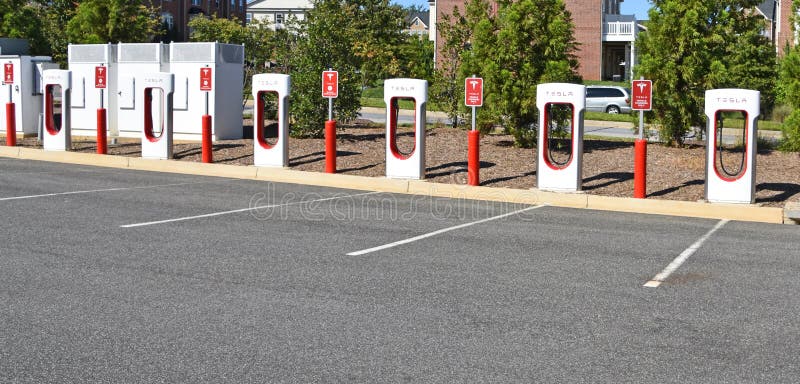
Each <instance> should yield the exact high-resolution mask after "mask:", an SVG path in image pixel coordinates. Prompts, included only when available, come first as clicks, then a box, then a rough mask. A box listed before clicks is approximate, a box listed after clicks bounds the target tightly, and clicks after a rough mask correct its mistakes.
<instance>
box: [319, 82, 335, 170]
mask: <svg viewBox="0 0 800 384" xmlns="http://www.w3.org/2000/svg"><path fill="white" fill-rule="evenodd" d="M322 97H324V98H327V99H328V121H326V122H325V172H326V173H336V120H333V99H335V98H337V97H339V72H337V71H334V70H333V68H328V70H327V71H323V72H322Z"/></svg>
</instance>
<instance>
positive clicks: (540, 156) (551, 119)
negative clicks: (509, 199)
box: [536, 83, 586, 192]
mask: <svg viewBox="0 0 800 384" xmlns="http://www.w3.org/2000/svg"><path fill="white" fill-rule="evenodd" d="M536 107H537V108H538V109H539V138H538V143H539V145H538V148H537V161H536V185H537V187H538V188H539V189H541V190H544V191H559V192H577V191H580V190H581V184H582V180H581V177H582V168H583V115H584V111H585V110H586V87H585V86H583V85H579V84H566V83H548V84H539V86H538V87H537V88H536Z"/></svg>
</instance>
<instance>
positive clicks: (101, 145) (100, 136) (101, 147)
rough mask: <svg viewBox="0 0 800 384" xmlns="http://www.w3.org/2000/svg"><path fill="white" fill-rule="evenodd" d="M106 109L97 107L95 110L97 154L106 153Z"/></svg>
mask: <svg viewBox="0 0 800 384" xmlns="http://www.w3.org/2000/svg"><path fill="white" fill-rule="evenodd" d="M106 122H107V120H106V109H105V108H99V109H98V110H97V154H98V155H107V154H108V140H107V137H106V127H107V125H106Z"/></svg>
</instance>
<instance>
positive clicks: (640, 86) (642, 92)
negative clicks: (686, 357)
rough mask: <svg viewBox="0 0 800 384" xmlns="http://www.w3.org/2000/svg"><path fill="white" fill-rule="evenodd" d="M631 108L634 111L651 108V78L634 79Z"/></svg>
mask: <svg viewBox="0 0 800 384" xmlns="http://www.w3.org/2000/svg"><path fill="white" fill-rule="evenodd" d="M632 91H633V95H632V96H631V108H633V110H634V111H649V110H651V109H653V82H652V81H651V80H634V81H633V90H632Z"/></svg>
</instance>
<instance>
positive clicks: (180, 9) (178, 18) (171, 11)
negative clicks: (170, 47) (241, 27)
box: [144, 0, 247, 41]
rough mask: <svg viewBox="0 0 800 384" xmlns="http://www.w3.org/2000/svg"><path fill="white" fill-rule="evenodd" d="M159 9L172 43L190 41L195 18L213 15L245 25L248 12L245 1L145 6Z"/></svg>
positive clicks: (181, 0)
mask: <svg viewBox="0 0 800 384" xmlns="http://www.w3.org/2000/svg"><path fill="white" fill-rule="evenodd" d="M148 3H149V4H150V5H151V6H154V7H157V8H158V9H159V12H160V16H161V22H162V23H164V25H165V26H166V27H167V30H168V31H169V33H170V40H171V41H188V40H189V37H190V35H191V31H190V29H189V26H188V24H189V21H191V20H192V19H194V18H195V17H201V16H202V17H210V16H212V15H214V16H216V17H219V18H224V19H238V20H240V21H241V22H242V24H244V15H245V13H246V12H247V3H246V1H245V0H175V1H163V0H159V1H157V0H145V1H144V4H148Z"/></svg>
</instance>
